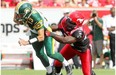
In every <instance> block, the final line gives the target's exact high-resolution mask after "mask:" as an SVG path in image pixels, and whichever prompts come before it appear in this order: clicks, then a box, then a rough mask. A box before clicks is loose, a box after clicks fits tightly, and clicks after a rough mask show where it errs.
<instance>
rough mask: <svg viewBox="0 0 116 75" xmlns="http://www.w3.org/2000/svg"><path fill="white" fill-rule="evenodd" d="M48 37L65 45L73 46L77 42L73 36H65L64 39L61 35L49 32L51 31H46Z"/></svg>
mask: <svg viewBox="0 0 116 75" xmlns="http://www.w3.org/2000/svg"><path fill="white" fill-rule="evenodd" d="M46 35H47V36H51V37H53V38H54V39H55V40H56V41H58V42H61V43H64V44H71V43H74V42H76V41H77V40H76V38H75V37H72V36H65V37H64V36H60V35H57V34H54V33H52V32H49V31H46Z"/></svg>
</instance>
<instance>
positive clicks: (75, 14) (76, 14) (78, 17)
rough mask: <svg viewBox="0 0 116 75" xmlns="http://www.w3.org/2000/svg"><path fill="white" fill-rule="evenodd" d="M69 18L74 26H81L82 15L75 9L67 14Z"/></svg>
mask: <svg viewBox="0 0 116 75" xmlns="http://www.w3.org/2000/svg"><path fill="white" fill-rule="evenodd" d="M69 19H70V21H72V22H73V23H75V24H76V27H80V26H82V24H83V22H84V16H83V15H82V14H81V13H80V12H78V11H77V10H76V11H74V12H71V13H70V14H69Z"/></svg>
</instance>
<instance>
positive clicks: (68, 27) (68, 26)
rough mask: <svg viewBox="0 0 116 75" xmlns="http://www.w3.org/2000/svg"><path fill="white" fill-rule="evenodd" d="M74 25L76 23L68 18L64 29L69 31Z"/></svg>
mask: <svg viewBox="0 0 116 75" xmlns="http://www.w3.org/2000/svg"><path fill="white" fill-rule="evenodd" d="M75 26H76V23H74V22H72V21H71V20H70V19H69V18H68V19H67V20H66V29H67V31H71V30H73V29H74V27H75Z"/></svg>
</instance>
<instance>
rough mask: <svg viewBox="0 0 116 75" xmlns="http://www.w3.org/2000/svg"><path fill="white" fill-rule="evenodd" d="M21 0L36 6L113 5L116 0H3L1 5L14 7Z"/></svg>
mask: <svg viewBox="0 0 116 75" xmlns="http://www.w3.org/2000/svg"><path fill="white" fill-rule="evenodd" d="M20 1H29V2H30V3H32V5H33V6H34V7H44V8H45V7H112V6H115V0H1V7H2V8H8V7H14V6H16V4H17V3H18V2H20Z"/></svg>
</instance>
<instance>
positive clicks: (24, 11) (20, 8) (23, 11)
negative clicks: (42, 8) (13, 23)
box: [15, 1, 32, 22]
mask: <svg viewBox="0 0 116 75" xmlns="http://www.w3.org/2000/svg"><path fill="white" fill-rule="evenodd" d="M31 10H32V5H31V4H30V3H28V2H25V1H22V2H19V3H18V4H17V5H16V7H15V13H16V14H17V15H18V16H19V18H17V20H18V21H23V22H24V21H25V19H26V18H28V17H29V15H30V14H31Z"/></svg>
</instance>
